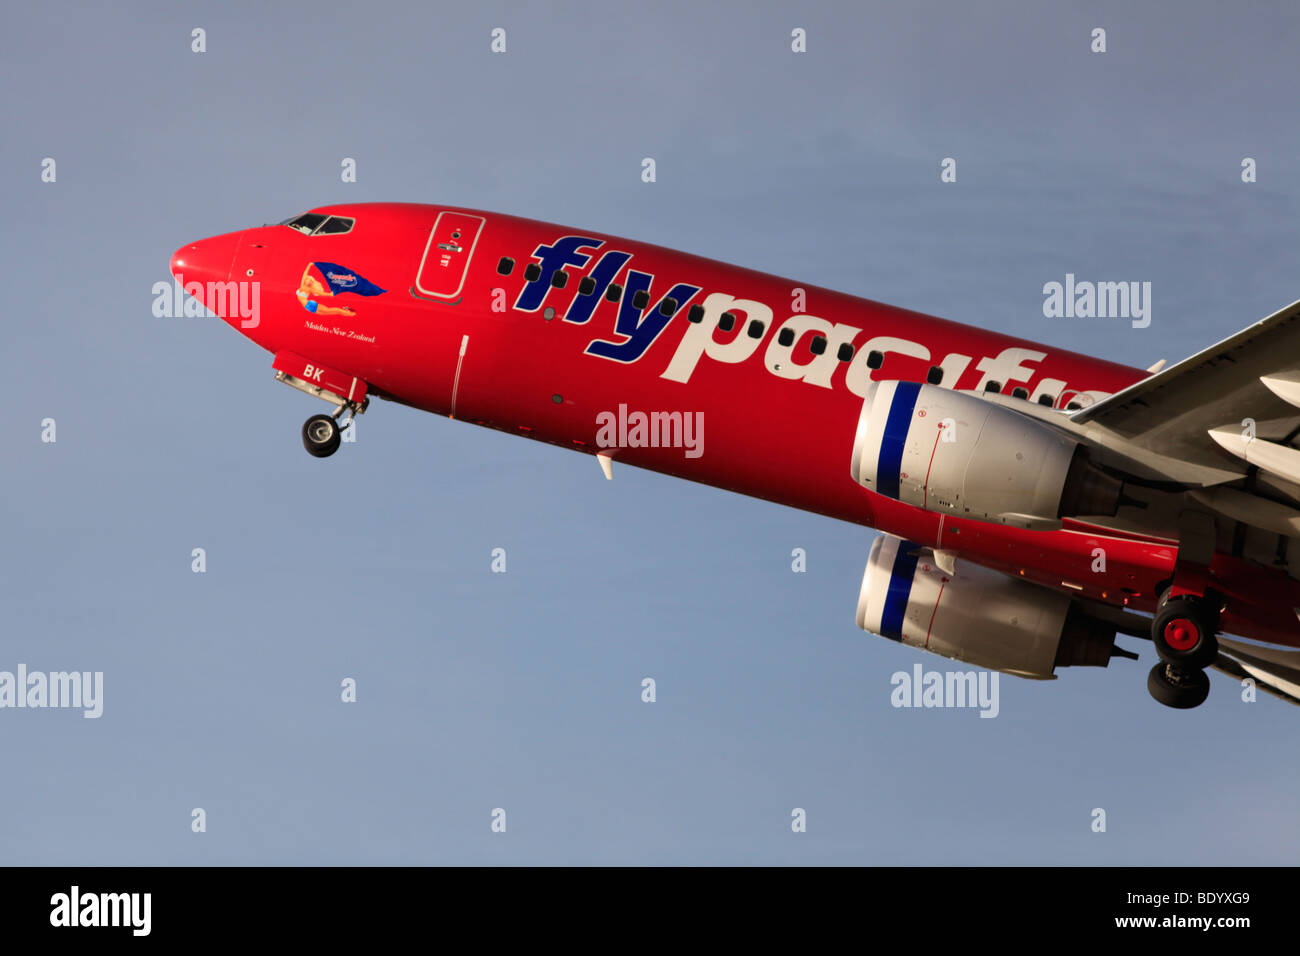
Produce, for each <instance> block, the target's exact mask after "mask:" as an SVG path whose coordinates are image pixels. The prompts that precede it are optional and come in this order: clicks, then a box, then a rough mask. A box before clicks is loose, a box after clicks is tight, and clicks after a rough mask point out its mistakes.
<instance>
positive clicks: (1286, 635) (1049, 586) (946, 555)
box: [171, 203, 1300, 708]
mask: <svg viewBox="0 0 1300 956" xmlns="http://www.w3.org/2000/svg"><path fill="white" fill-rule="evenodd" d="M171 271H172V274H173V275H174V277H175V284H176V288H177V289H178V291H179V290H183V291H184V292H185V293H186V294H188V295H190V296H191V297H193V298H194V299H196V300H198V301H199V302H200V303H202V305H203V306H204V307H205V308H206V309H207V310H209V311H210V312H212V313H213V314H215V315H217V316H219V317H221V318H222V319H223V320H224V321H225V322H226V323H227V324H229V325H231V326H232V327H233V328H235V329H237V330H238V331H239V332H241V333H242V334H243V335H245V336H247V337H248V338H249V339H251V340H252V341H253V342H255V343H256V344H258V345H260V346H261V347H262V348H264V349H266V351H268V352H269V353H271V355H272V360H271V367H272V369H273V370H274V373H275V376H276V378H277V379H278V380H279V381H281V382H284V383H285V384H287V385H290V386H292V387H294V388H296V389H298V390H300V391H302V392H306V393H307V394H309V395H313V396H315V397H317V398H320V399H324V400H325V401H326V402H328V403H330V405H332V406H333V411H332V413H329V414H318V415H313V416H312V417H311V418H309V419H308V420H307V422H306V423H305V424H304V426H303V429H302V440H303V444H304V445H305V446H306V449H307V451H308V452H309V453H311V454H312V455H314V456H316V457H319V458H326V457H328V456H330V455H332V454H334V453H335V452H336V451H337V450H338V448H339V446H340V441H341V437H342V434H343V433H344V432H345V430H346V429H348V428H350V427H352V426H353V423H354V421H355V417H356V416H357V415H360V414H362V413H364V412H365V411H366V409H367V407H368V406H369V404H370V399H371V398H373V397H379V398H384V399H388V400H390V401H395V402H401V403H403V404H406V405H410V406H414V407H415V408H419V409H423V410H425V411H428V412H432V413H434V414H437V415H442V416H446V417H449V418H456V419H460V420H462V421H467V422H471V423H473V424H476V425H484V426H487V427H489V428H495V429H500V430H502V431H508V432H511V433H515V434H519V435H522V436H524V437H527V438H532V439H535V440H538V441H544V442H549V443H551V444H554V445H558V446H560V447H563V448H568V449H570V450H572V451H577V452H579V453H582V454H586V455H591V456H593V457H594V458H596V459H597V462H598V463H599V465H600V468H601V470H602V471H603V473H604V475H605V477H606V478H610V477H612V476H613V469H614V466H615V464H617V465H618V466H619V467H622V466H623V465H635V466H637V467H641V468H649V469H653V470H655V471H658V472H663V473H666V474H669V475H674V476H677V477H680V478H686V479H690V480H692V481H698V482H704V483H706V484H710V485H715V486H717V487H720V488H725V489H727V490H729V491H737V492H741V493H743V494H747V495H752V496H755V497H758V498H763V499H767V500H770V501H774V502H779V503H781V504H785V505H789V506H791V507H794V508H801V509H804V510H806V511H811V512H816V513H818V514H822V515H828V516H830V517H833V518H838V519H841V520H843V521H848V522H852V523H854V524H858V525H864V526H867V527H871V528H876V529H878V530H879V531H881V532H882V534H881V535H880V536H879V537H877V539H876V540H875V542H874V543H873V545H872V547H871V550H870V554H869V556H868V558H867V567H866V572H865V575H864V577H863V582H862V588H861V591H860V593H859V596H858V604H857V624H858V626H859V627H861V628H863V629H864V630H866V631H869V632H871V633H874V634H878V635H881V636H883V637H886V638H889V639H890V640H894V641H899V642H902V643H904V644H908V645H911V646H914V647H917V648H922V649H924V650H927V651H931V652H933V653H936V654H940V655H943V656H944V657H948V658H951V659H954V660H958V661H964V662H968V663H970V664H974V665H977V666H980V667H985V668H989V669H993V670H997V671H1001V672H1003V673H1007V674H1013V675H1016V676H1019V677H1025V678H1036V679H1053V678H1054V677H1055V676H1056V671H1057V669H1058V668H1062V667H1069V666H1087V665H1091V666H1100V667H1106V666H1107V665H1108V664H1109V662H1110V661H1111V659H1112V658H1115V657H1126V658H1136V656H1137V655H1136V654H1134V653H1132V652H1130V651H1127V650H1125V649H1123V648H1122V647H1120V646H1118V645H1117V644H1116V635H1117V634H1125V635H1130V636H1134V637H1139V638H1142V639H1149V640H1150V641H1151V642H1152V644H1153V645H1154V650H1155V654H1156V656H1157V658H1158V660H1157V662H1156V663H1155V665H1154V666H1153V667H1152V668H1151V669H1150V672H1149V674H1148V678H1147V688H1148V690H1149V691H1150V693H1151V695H1152V696H1153V697H1154V698H1155V699H1156V700H1157V701H1159V702H1160V703H1162V704H1165V705H1167V706H1170V707H1175V708H1189V707H1196V706H1198V705H1199V704H1201V703H1203V702H1204V701H1205V700H1206V698H1207V695H1208V694H1209V689H1210V680H1209V677H1208V675H1207V673H1206V671H1207V669H1209V668H1215V669H1218V670H1220V671H1222V672H1225V673H1227V674H1229V675H1231V676H1232V677H1233V678H1235V679H1236V680H1237V681H1242V682H1250V684H1251V685H1253V686H1256V687H1258V688H1260V689H1263V690H1266V691H1269V692H1270V693H1273V694H1274V695H1276V696H1278V697H1281V698H1283V699H1285V700H1288V701H1291V702H1293V703H1300V651H1297V650H1295V648H1298V647H1300V610H1298V609H1300V581H1298V580H1297V575H1296V574H1293V573H1292V568H1291V565H1290V559H1291V543H1292V542H1293V541H1297V542H1300V326H1297V321H1296V320H1297V319H1298V318H1300V302H1297V303H1294V304H1292V305H1289V306H1287V307H1286V308H1284V309H1282V310H1281V311H1279V312H1277V313H1276V314H1274V315H1271V316H1269V317H1268V318H1266V319H1264V320H1262V321H1260V322H1257V323H1256V324H1254V325H1252V326H1250V327H1248V328H1246V329H1245V330H1243V331H1241V332H1239V333H1237V334H1236V335H1232V336H1230V337H1229V338H1226V339H1224V340H1223V341H1221V342H1220V343H1218V344H1217V345H1214V346H1212V347H1210V348H1208V349H1205V350H1204V351H1202V352H1199V353H1197V354H1196V355H1193V356H1191V357H1190V358H1188V359H1185V360H1184V361H1181V362H1178V363H1176V364H1174V365H1171V366H1168V367H1161V363H1157V365H1155V366H1153V367H1152V368H1150V369H1147V370H1141V369H1135V368H1129V367H1127V366H1124V365H1119V364H1115V363H1113V362H1109V361H1104V360H1101V359H1096V358H1090V357H1088V356H1086V355H1081V354H1078V353H1074V352H1068V351H1065V350H1063V349H1058V348H1053V347H1051V346H1047V345H1040V344H1036V343H1034V342H1026V341H1022V340H1019V339H1015V338H1012V337H1009V336H1006V335H1001V334H998V333H996V332H991V331H986V330H982V329H977V328H972V327H969V326H964V325H960V324H957V323H955V322H951V321H947V320H944V319H938V318H932V317H930V316H927V315H922V314H920V313H917V312H910V311H907V310H904V309H899V308H895V307H893V306H888V305H883V304H881V303H878V302H873V301H870V300H867V299H861V298H856V297H854V296H850V295H844V294H842V293H838V292H832V291H829V290H827V289H820V288H816V287H813V286H809V285H807V284H804V283H798V282H794V281H792V280H789V279H783V278H779V277H776V276H772V275H767V274H764V273H760V272H755V271H751V270H748V269H743V268H739V267H737V266H732V265H727V264H724V263H722V262H717V261H714V260H711V259H706V258H702V257H700V256H695V255H689V254H686V253H682V252H677V251H674V250H671V249H667V248H663V247H660V246H654V245H649V244H646V243H641V242H634V241H632V240H628V239H620V238H615V237H613V236H608V235H604V234H602V233H599V232H594V231H591V230H586V229H572V228H568V227H565V226H557V225H551V224H548V223H544V222H537V221H533V220H528V219H522V218H518V217H514V216H507V215H501V214H498V213H492V212H485V211H481V210H474V209H460V208H454V207H449V206H429V205H414V204H400V203H365V204H348V205H337V206H324V207H321V208H318V209H314V210H312V211H311V212H306V213H303V214H301V215H298V216H294V217H293V218H291V219H287V220H285V221H284V222H282V223H279V224H278V225H273V226H262V227H258V228H251V229H244V230H240V231H237V232H230V233H226V234H225V235H220V236H216V237H214V238H210V239H203V240H200V241H198V242H194V243H191V244H187V245H185V246H182V247H181V248H180V249H178V250H177V251H176V253H175V255H174V256H173V257H172V261H171ZM593 478H596V476H595V470H594V467H593ZM1297 567H1298V568H1300V551H1298V552H1297ZM1228 635H1231V637H1229V636H1228Z"/></svg>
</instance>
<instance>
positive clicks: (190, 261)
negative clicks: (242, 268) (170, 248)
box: [171, 232, 244, 318]
mask: <svg viewBox="0 0 1300 956" xmlns="http://www.w3.org/2000/svg"><path fill="white" fill-rule="evenodd" d="M243 237H244V234H243V233H242V232H228V233H226V234H225V235H222V236H213V237H212V238H211V239H200V240H199V241H198V242H191V243H189V244H187V245H184V246H181V247H180V248H179V249H177V250H176V251H175V252H174V253H173V254H172V261H171V271H172V275H173V276H175V277H176V281H178V282H179V283H180V284H181V288H182V289H184V290H185V293H186V294H187V295H190V296H192V297H193V298H195V299H198V300H199V301H200V302H202V303H203V306H204V307H205V308H206V309H208V310H209V311H211V312H214V313H216V314H217V315H220V316H221V317H222V318H228V316H227V314H226V303H227V302H228V299H229V292H228V289H227V288H226V285H225V283H226V282H227V281H228V280H230V279H232V278H238V277H237V276H233V275H232V274H231V273H232V272H233V270H234V266H235V257H236V255H238V253H239V246H240V243H241V242H242V241H243ZM216 283H220V285H217V284H216Z"/></svg>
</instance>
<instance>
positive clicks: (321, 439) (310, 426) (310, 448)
mask: <svg viewBox="0 0 1300 956" xmlns="http://www.w3.org/2000/svg"><path fill="white" fill-rule="evenodd" d="M357 411H358V407H357V406H356V405H355V404H354V403H351V402H348V403H344V404H343V405H340V406H339V407H338V410H337V411H335V412H334V414H333V415H313V416H312V417H311V418H309V419H307V421H306V422H305V423H304V424H303V426H302V446H303V447H304V448H306V449H307V454H309V455H312V456H313V457H315V458H328V457H329V456H330V455H332V454H334V453H335V452H336V451H338V450H339V443H340V442H342V441H343V432H344V430H345V429H348V428H351V427H352V422H353V419H355V418H356V415H357ZM344 412H347V413H348V417H347V419H346V420H345V421H343V422H342V423H341V424H340V422H339V418H340V417H341V416H342V415H343V413H344Z"/></svg>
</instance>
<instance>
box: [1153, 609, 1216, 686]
mask: <svg viewBox="0 0 1300 956" xmlns="http://www.w3.org/2000/svg"><path fill="white" fill-rule="evenodd" d="M1218 629H1219V610H1218V604H1217V603H1216V602H1215V600H1214V598H1213V596H1212V595H1200V594H1192V593H1190V592H1183V593H1179V594H1175V593H1174V589H1173V588H1170V589H1168V590H1166V591H1165V593H1164V596H1162V597H1161V598H1160V603H1159V604H1157V605H1156V615H1155V617H1154V618H1153V619H1152V621H1151V641H1152V643H1153V644H1155V648H1156V653H1157V654H1158V655H1159V656H1160V663H1158V664H1156V666H1155V667H1153V668H1151V673H1150V674H1149V675H1148V676H1147V690H1149V691H1150V692H1151V696H1152V697H1154V698H1155V699H1156V700H1158V701H1159V702H1160V703H1162V704H1164V705H1165V706H1166V707H1176V708H1179V709H1187V708H1190V707H1199V706H1200V705H1201V704H1203V703H1205V698H1206V697H1208V696H1209V694H1210V678H1209V677H1208V676H1206V673H1205V668H1207V667H1209V666H1210V665H1211V664H1213V663H1214V661H1215V660H1216V659H1217V658H1218V656H1219V641H1218V638H1217V637H1215V633H1216V632H1217V631H1218Z"/></svg>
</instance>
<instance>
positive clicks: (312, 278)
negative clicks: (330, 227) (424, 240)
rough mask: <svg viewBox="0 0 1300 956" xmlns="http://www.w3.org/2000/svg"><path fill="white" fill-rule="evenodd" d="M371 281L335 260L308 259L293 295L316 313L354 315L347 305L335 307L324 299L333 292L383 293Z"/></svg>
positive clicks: (383, 290) (337, 293)
mask: <svg viewBox="0 0 1300 956" xmlns="http://www.w3.org/2000/svg"><path fill="white" fill-rule="evenodd" d="M386 291H387V290H386V289H381V288H379V286H377V285H375V284H374V283H373V282H370V281H369V280H367V279H365V278H363V277H362V276H360V275H359V274H357V273H356V272H353V271H352V270H351V269H348V268H345V267H344V266H341V265H339V264H338V263H336V262H309V263H307V268H305V269H303V270H302V278H301V279H299V280H298V289H297V291H296V293H295V294H296V295H297V296H298V301H299V303H301V305H302V307H303V308H304V309H306V310H307V311H308V312H311V313H314V314H317V315H355V314H356V310H355V309H353V308H352V306H350V305H342V306H334V305H330V304H328V302H326V301H322V300H328V299H330V298H332V297H334V296H336V295H342V294H343V293H345V292H350V293H352V294H353V295H364V296H372V295H383V294H384V293H385V292H386Z"/></svg>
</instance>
